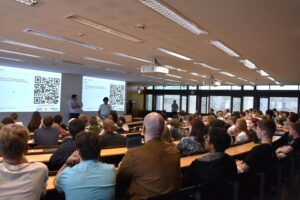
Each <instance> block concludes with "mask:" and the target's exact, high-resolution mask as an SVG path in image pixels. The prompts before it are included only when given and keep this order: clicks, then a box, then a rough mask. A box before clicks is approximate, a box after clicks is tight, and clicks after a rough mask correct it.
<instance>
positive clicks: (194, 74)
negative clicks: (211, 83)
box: [190, 72, 207, 78]
mask: <svg viewBox="0 0 300 200" xmlns="http://www.w3.org/2000/svg"><path fill="white" fill-rule="evenodd" d="M190 74H191V75H193V76H200V77H202V78H206V77H207V76H206V75H201V74H197V73H195V72H192V73H190Z"/></svg>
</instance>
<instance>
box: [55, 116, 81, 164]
mask: <svg viewBox="0 0 300 200" xmlns="http://www.w3.org/2000/svg"><path fill="white" fill-rule="evenodd" d="M68 127H69V134H70V135H71V138H66V139H65V140H64V142H63V143H62V144H61V145H59V147H58V149H57V150H56V151H55V152H54V153H53V154H52V156H51V158H50V161H49V166H50V168H51V169H52V170H53V169H59V168H60V167H61V166H62V165H63V164H64V163H65V162H66V161H67V159H68V157H69V156H70V155H71V154H72V153H73V152H74V151H75V150H76V148H75V144H76V142H75V138H76V135H77V134H78V133H79V132H81V131H84V129H85V125H84V123H83V122H81V121H80V120H79V119H75V118H73V120H71V121H70V122H69V126H68Z"/></svg>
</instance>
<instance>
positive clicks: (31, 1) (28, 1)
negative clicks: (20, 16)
mask: <svg viewBox="0 0 300 200" xmlns="http://www.w3.org/2000/svg"><path fill="white" fill-rule="evenodd" d="M16 1H17V2H20V3H24V4H26V5H27V6H34V5H35V4H37V3H38V2H37V1H36V0H16Z"/></svg>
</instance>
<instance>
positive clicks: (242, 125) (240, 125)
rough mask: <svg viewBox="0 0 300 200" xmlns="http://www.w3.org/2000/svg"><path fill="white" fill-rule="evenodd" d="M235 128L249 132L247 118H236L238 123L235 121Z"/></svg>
mask: <svg viewBox="0 0 300 200" xmlns="http://www.w3.org/2000/svg"><path fill="white" fill-rule="evenodd" d="M235 129H236V130H237V131H238V132H242V131H245V132H246V133H247V132H248V129H247V122H246V120H245V119H243V118H239V119H237V120H236V123H235Z"/></svg>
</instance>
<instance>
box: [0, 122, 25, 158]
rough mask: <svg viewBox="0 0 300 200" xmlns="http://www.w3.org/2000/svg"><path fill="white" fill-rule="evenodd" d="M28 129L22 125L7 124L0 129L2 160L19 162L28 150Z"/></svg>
mask: <svg viewBox="0 0 300 200" xmlns="http://www.w3.org/2000/svg"><path fill="white" fill-rule="evenodd" d="M28 140H29V132H28V129H27V128H25V127H24V126H22V125H18V124H9V125H5V126H3V127H2V128H1V129H0V155H1V156H3V158H4V159H9V160H19V159H21V158H22V157H23V155H24V154H25V153H26V152H27V150H28V145H27V142H28Z"/></svg>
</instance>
